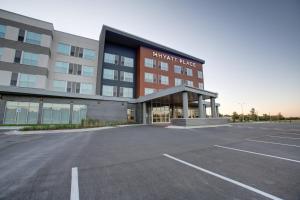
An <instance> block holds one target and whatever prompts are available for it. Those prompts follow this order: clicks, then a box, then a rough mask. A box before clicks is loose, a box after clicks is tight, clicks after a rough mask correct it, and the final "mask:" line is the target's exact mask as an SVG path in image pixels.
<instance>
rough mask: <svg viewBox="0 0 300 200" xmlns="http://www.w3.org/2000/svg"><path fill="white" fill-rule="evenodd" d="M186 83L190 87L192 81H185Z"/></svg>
mask: <svg viewBox="0 0 300 200" xmlns="http://www.w3.org/2000/svg"><path fill="white" fill-rule="evenodd" d="M186 85H188V86H191V87H193V86H194V84H193V81H189V80H187V81H186Z"/></svg>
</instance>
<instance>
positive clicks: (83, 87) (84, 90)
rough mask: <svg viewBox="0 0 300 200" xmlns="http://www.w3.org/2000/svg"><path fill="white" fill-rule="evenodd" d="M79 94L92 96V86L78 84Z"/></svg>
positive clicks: (89, 84)
mask: <svg viewBox="0 0 300 200" xmlns="http://www.w3.org/2000/svg"><path fill="white" fill-rule="evenodd" d="M80 93H81V94H92V93H93V85H92V84H91V83H81V84H80Z"/></svg>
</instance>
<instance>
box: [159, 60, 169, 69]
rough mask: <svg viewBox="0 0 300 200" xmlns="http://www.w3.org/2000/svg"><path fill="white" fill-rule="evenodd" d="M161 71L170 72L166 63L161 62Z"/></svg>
mask: <svg viewBox="0 0 300 200" xmlns="http://www.w3.org/2000/svg"><path fill="white" fill-rule="evenodd" d="M160 69H161V70H164V71H168V70H169V66H168V63H166V62H160Z"/></svg>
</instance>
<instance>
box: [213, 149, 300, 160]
mask: <svg viewBox="0 0 300 200" xmlns="http://www.w3.org/2000/svg"><path fill="white" fill-rule="evenodd" d="M214 146H215V147H219V148H223V149H230V150H234V151H240V152H245V153H251V154H255V155H260V156H266V157H270V158H277V159H281V160H287V161H291V162H296V163H300V160H293V159H289V158H283V157H279V156H272V155H268V154H263V153H257V152H254V151H246V150H242V149H236V148H231V147H224V146H221V145H214Z"/></svg>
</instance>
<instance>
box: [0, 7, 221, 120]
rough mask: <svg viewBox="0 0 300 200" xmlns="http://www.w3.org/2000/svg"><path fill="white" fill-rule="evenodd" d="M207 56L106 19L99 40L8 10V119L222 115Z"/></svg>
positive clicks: (2, 33) (3, 83)
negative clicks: (206, 71)
mask: <svg viewBox="0 0 300 200" xmlns="http://www.w3.org/2000/svg"><path fill="white" fill-rule="evenodd" d="M204 63H205V62H204V60H202V59H199V58H195V57H193V56H190V55H187V54H185V53H182V52H180V51H177V50H174V49H171V48H169V47H166V46H163V45H160V44H157V43H154V42H151V41H148V40H146V39H143V38H140V37H137V36H134V35H131V34H129V33H126V32H123V31H120V30H117V29H114V28H111V27H108V26H105V25H104V26H103V27H102V30H101V33H100V37H99V40H93V39H89V38H84V37H80V36H76V35H72V34H69V33H64V32H61V31H58V30H55V29H54V26H53V24H52V23H49V22H45V21H41V20H37V19H33V18H30V17H26V16H22V15H19V14H16V13H12V12H8V11H5V10H0V124H59V123H80V121H81V120H82V119H86V118H90V119H100V120H128V121H129V122H136V123H147V124H151V123H168V122H170V121H171V120H174V121H176V119H196V118H198V119H200V118H201V119H204V118H207V117H210V118H217V117H218V115H219V114H218V107H219V104H216V102H215V99H216V98H217V96H218V95H217V93H215V92H210V91H207V90H205V89H204V79H203V65H204ZM208 108H209V109H210V110H211V112H210V113H211V116H208V115H207V114H206V109H208Z"/></svg>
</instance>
